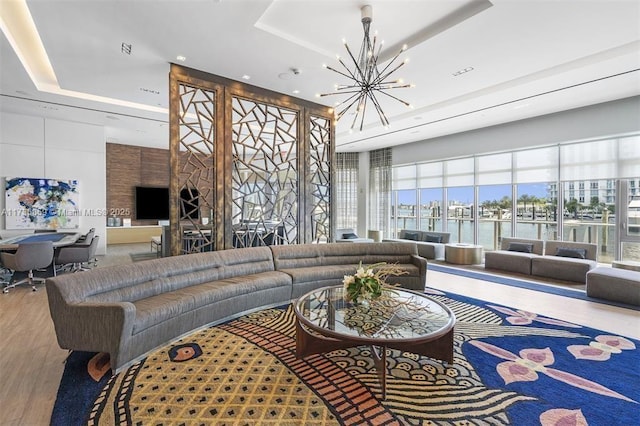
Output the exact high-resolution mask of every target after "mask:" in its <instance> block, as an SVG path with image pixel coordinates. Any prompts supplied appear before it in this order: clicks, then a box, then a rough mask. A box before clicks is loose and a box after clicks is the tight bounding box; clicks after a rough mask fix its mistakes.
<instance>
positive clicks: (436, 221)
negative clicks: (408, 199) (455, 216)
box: [416, 161, 444, 231]
mask: <svg viewBox="0 0 640 426" xmlns="http://www.w3.org/2000/svg"><path fill="white" fill-rule="evenodd" d="M416 172H417V182H418V188H419V193H418V194H419V197H420V205H419V213H418V217H419V218H420V230H422V231H442V228H443V220H442V215H443V213H444V210H443V198H442V197H443V191H442V182H443V180H442V162H440V161H438V162H435V163H427V164H418V165H417V167H416Z"/></svg>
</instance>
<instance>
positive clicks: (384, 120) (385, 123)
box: [369, 93, 389, 126]
mask: <svg viewBox="0 0 640 426" xmlns="http://www.w3.org/2000/svg"><path fill="white" fill-rule="evenodd" d="M369 97H370V98H371V102H372V103H373V105H374V106H375V108H376V111H377V112H378V117H380V122H381V123H382V125H383V126H388V125H389V120H387V116H386V115H385V113H384V111H383V110H382V107H381V106H380V103H379V102H378V99H377V98H376V97H375V95H374V94H373V93H370V94H369Z"/></svg>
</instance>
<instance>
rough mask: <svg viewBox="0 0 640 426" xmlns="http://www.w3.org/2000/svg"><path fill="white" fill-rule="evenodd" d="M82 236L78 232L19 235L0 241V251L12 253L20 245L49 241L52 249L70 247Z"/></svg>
mask: <svg viewBox="0 0 640 426" xmlns="http://www.w3.org/2000/svg"><path fill="white" fill-rule="evenodd" d="M81 235H82V234H81V233H79V232H47V233H42V234H34V233H30V234H20V235H16V236H14V237H11V238H7V239H5V240H0V251H14V250H17V249H18V246H19V245H20V244H24V243H35V242H39V241H51V242H52V243H53V248H54V249H55V248H58V247H64V246H70V245H72V244H75V243H76V242H77V241H78V238H80V236H81Z"/></svg>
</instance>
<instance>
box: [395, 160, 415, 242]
mask: <svg viewBox="0 0 640 426" xmlns="http://www.w3.org/2000/svg"><path fill="white" fill-rule="evenodd" d="M416 185H417V183H416V167H415V166H413V165H412V166H407V167H394V168H393V195H392V197H391V235H392V236H396V235H398V232H399V231H400V230H401V229H418V215H417V214H418V195H417V191H416Z"/></svg>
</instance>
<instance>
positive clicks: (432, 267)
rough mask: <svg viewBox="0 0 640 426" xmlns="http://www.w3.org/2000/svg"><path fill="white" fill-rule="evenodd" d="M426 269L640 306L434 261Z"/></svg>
mask: <svg viewBox="0 0 640 426" xmlns="http://www.w3.org/2000/svg"><path fill="white" fill-rule="evenodd" d="M428 269H429V270H433V271H436V272H444V273H445V274H453V275H460V276H462V277H467V278H473V279H476V280H482V281H489V282H492V283H496V284H504V285H509V286H512V287H518V288H526V289H528V290H535V291H540V292H543V293H549V294H555V295H558V296H564V297H570V298H572V299H580V300H586V301H589V302H594V303H602V304H604V305H611V306H618V307H620V308H626V309H633V310H634V311H640V306H635V305H629V304H627V303H619V302H613V301H610V300H604V299H596V298H594V297H589V296H587V293H586V292H585V291H584V290H573V289H569V288H562V287H558V286H554V285H547V284H540V283H536V282H532V281H526V280H521V279H517V278H510V277H504V276H500V275H494V274H491V273H482V272H476V271H469V270H467V269H462V268H456V267H450V266H445V265H440V264H435V263H429V267H428ZM578 285H580V284H578Z"/></svg>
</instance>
